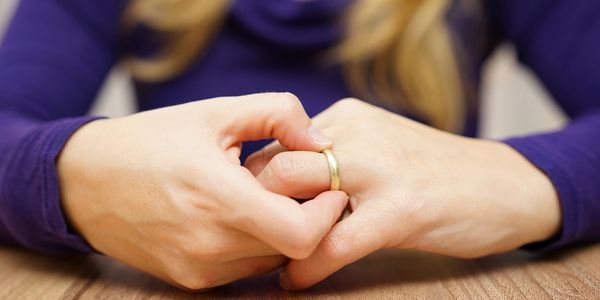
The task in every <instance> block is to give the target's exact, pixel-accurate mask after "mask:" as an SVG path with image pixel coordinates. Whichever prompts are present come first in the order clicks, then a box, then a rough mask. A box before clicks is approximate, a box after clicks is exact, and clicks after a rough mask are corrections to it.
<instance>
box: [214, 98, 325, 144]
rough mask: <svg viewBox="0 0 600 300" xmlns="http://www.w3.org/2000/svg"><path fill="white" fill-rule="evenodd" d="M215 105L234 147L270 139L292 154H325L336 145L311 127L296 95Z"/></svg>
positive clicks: (233, 101)
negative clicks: (302, 152)
mask: <svg viewBox="0 0 600 300" xmlns="http://www.w3.org/2000/svg"><path fill="white" fill-rule="evenodd" d="M212 104H213V105H215V109H216V110H217V111H219V112H220V114H219V115H220V116H221V117H222V119H221V121H222V124H223V130H224V131H223V132H222V133H223V135H224V136H226V137H228V138H229V139H228V140H227V143H230V144H231V145H234V144H236V143H239V142H244V141H252V140H261V139H270V138H275V139H277V140H278V141H279V143H280V144H282V145H283V146H285V147H286V148H288V149H290V150H306V151H322V150H323V149H327V148H330V147H331V145H332V142H331V141H330V140H329V138H327V137H325V136H324V135H323V134H322V133H321V132H320V131H318V130H317V129H316V128H315V127H313V126H311V121H310V118H309V117H308V115H307V114H306V112H305V111H304V108H303V107H302V104H301V103H300V100H298V98H297V97H296V96H294V95H293V94H290V93H262V94H251V95H246V96H240V97H231V98H225V99H220V100H219V101H214V102H213V103H212ZM226 146H227V147H228V146H230V145H226Z"/></svg>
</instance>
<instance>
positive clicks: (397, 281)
mask: <svg viewBox="0 0 600 300" xmlns="http://www.w3.org/2000/svg"><path fill="white" fill-rule="evenodd" d="M229 298H236V299H238V298H239V299H296V298H298V299H404V298H406V299H452V298H456V299H488V298H489V299H600V245H589V246H582V247H578V248H572V249H568V250H565V251H562V252H558V253H553V254H545V255H534V254H531V253H527V252H518V251H516V252H511V253H507V254H503V255H498V256H493V257H487V258H482V259H477V260H459V259H454V258H448V257H443V256H437V255H430V254H424V253H418V252H412V251H401V250H383V251H380V252H377V253H374V254H372V255H370V256H368V257H366V258H364V259H362V260H360V261H358V262H356V263H354V264H352V265H349V266H347V267H346V268H344V269H343V270H341V271H339V272H338V273H336V274H335V275H333V276H331V277H330V278H328V279H327V280H326V281H324V282H322V283H320V284H319V285H317V286H315V287H313V288H311V289H309V290H306V291H302V292H285V291H282V290H281V289H280V288H279V286H278V285H277V274H276V273H270V274H266V275H263V276H260V277H256V278H250V279H246V280H242V281H238V282H235V283H232V284H229V285H226V286H222V287H219V288H215V289H213V290H211V291H209V292H205V293H188V292H184V291H180V290H177V289H175V288H173V287H170V286H168V285H166V284H164V283H162V282H160V281H158V280H156V279H153V278H151V277H150V276H147V275H145V274H143V273H140V272H138V271H136V270H133V269H131V268H129V267H127V266H125V265H123V264H121V263H119V262H116V261H114V260H111V259H109V258H107V257H103V256H98V255H92V256H84V257H68V258H65V257H51V256H45V255H41V254H36V253H32V252H28V251H26V250H22V249H17V248H7V247H1V248H0V299H229Z"/></svg>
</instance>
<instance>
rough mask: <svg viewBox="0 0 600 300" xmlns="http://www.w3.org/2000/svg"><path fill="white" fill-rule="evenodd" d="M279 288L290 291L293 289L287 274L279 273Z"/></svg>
mask: <svg viewBox="0 0 600 300" xmlns="http://www.w3.org/2000/svg"><path fill="white" fill-rule="evenodd" d="M279 286H281V288H282V289H284V290H286V291H289V290H291V289H292V284H291V283H290V278H289V277H288V276H287V274H286V273H285V272H281V273H279Z"/></svg>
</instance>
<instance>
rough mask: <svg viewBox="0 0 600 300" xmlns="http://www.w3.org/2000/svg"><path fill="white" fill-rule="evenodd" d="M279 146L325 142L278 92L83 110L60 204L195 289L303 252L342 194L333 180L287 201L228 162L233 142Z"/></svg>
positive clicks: (139, 260)
mask: <svg viewBox="0 0 600 300" xmlns="http://www.w3.org/2000/svg"><path fill="white" fill-rule="evenodd" d="M271 137H272V138H276V139H277V140H278V141H279V142H280V143H281V144H282V145H285V146H286V147H287V148H289V149H294V150H304V151H317V152H318V151H321V150H323V149H324V148H327V147H330V146H331V142H330V141H329V140H327V139H326V138H325V137H324V136H323V135H322V134H320V133H319V132H318V130H315V128H314V127H311V121H310V119H309V118H308V116H307V115H306V113H305V112H304V110H303V108H302V106H301V104H300V102H299V101H298V99H297V98H296V97H295V96H293V95H291V94H287V93H268V94H255V95H249V96H242V97H230V98H219V99H211V100H205V101H198V102H191V103H188V104H184V105H178V106H172V107H167V108H162V109H157V110H153V111H148V112H143V113H139V114H135V115H131V116H128V117H124V118H117V119H109V120H101V121H95V122H91V123H89V124H87V125H85V126H83V127H82V128H81V129H80V130H78V131H77V132H76V133H75V134H74V135H73V136H72V137H71V138H70V139H69V141H68V143H67V144H66V146H65V148H64V149H63V151H62V153H61V155H60V157H59V159H58V162H57V164H58V171H59V177H60V186H61V193H62V206H63V209H64V211H65V213H66V215H67V217H68V219H69V221H70V223H71V224H72V226H73V227H74V229H75V230H76V231H78V232H79V233H81V234H82V235H83V237H84V238H85V239H86V240H87V241H88V242H89V243H90V244H91V245H92V247H93V248H94V249H96V250H97V251H99V252H101V253H104V254H106V255H108V256H111V257H113V258H116V259H118V260H120V261H123V262H125V263H127V264H129V265H131V266H133V267H135V268H137V269H139V270H142V271H145V272H147V273H149V274H152V275H154V276H156V277H158V278H161V279H163V280H165V281H167V282H169V283H171V284H173V285H176V286H178V287H181V288H185V289H191V290H200V289H205V288H210V287H214V286H218V285H222V284H225V283H228V282H231V281H234V280H236V279H239V278H243V277H248V276H252V275H256V274H260V273H264V272H267V271H270V270H273V269H275V268H278V267H280V266H281V265H282V264H283V263H285V262H286V261H287V258H293V259H298V260H301V259H305V258H307V257H308V256H309V255H310V254H311V253H312V252H313V250H314V249H315V248H316V247H317V245H318V244H319V242H320V241H321V240H322V238H323V237H324V236H325V234H327V232H329V230H330V229H331V227H332V225H333V224H334V223H335V221H336V220H337V219H338V218H339V216H340V214H341V213H342V211H343V209H344V207H345V206H346V204H347V195H346V194H345V193H344V192H325V193H315V199H314V200H310V201H306V202H304V203H302V204H299V203H298V202H297V201H295V200H293V199H291V198H289V197H285V196H281V195H279V194H276V193H273V192H270V191H268V190H266V189H265V188H264V187H263V186H262V185H261V184H260V183H259V182H258V181H257V179H256V178H255V177H254V176H252V174H251V173H250V172H249V171H248V170H247V169H246V168H244V167H242V166H240V161H239V154H240V144H241V142H244V141H248V140H257V139H263V138H271Z"/></svg>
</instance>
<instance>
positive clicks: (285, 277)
mask: <svg viewBox="0 0 600 300" xmlns="http://www.w3.org/2000/svg"><path fill="white" fill-rule="evenodd" d="M313 123H314V124H315V126H317V127H318V128H319V129H321V130H322V131H323V132H324V133H325V134H326V135H327V136H329V137H333V141H334V147H333V149H332V151H333V153H334V155H335V156H336V158H337V161H338V163H339V168H340V176H341V189H342V190H344V191H345V192H347V193H348V194H349V195H350V205H351V207H352V211H353V213H352V214H351V215H350V216H348V217H347V218H346V219H344V220H343V221H341V222H340V223H338V224H336V225H335V226H334V228H333V229H332V230H331V232H330V233H329V234H328V235H327V236H326V237H325V238H324V239H323V241H322V242H321V244H320V245H319V247H317V249H316V250H315V252H314V253H313V254H312V255H311V256H310V257H309V258H307V259H304V260H293V261H291V262H290V263H289V265H288V266H287V268H286V270H285V271H284V273H283V274H282V276H281V284H282V286H283V287H284V288H288V289H301V288H306V287H308V286H311V285H313V284H315V283H317V282H319V281H321V280H322V279H324V278H325V277H327V276H328V275H330V274H331V273H333V272H335V271H336V270H338V269H340V268H341V267H343V266H344V265H346V264H348V263H351V262H353V261H355V260H357V259H359V258H361V257H363V256H365V255H367V254H369V253H371V252H373V251H375V250H377V249H380V248H384V247H396V248H415V249H419V250H423V251H429V252H435V253H441V254H446V255H451V256H457V257H463V258H472V257H478V256H483V255H488V254H494V253H498V252H503V251H508V250H511V249H515V248H517V247H519V246H522V245H524V244H526V243H530V242H535V241H541V240H544V239H547V238H549V237H551V236H552V235H553V234H554V233H555V232H556V231H557V230H558V227H559V224H560V209H559V205H558V200H557V196H556V193H555V191H554V188H553V186H552V184H551V182H550V181H549V179H548V178H547V177H546V176H545V175H544V174H542V173H541V172H540V171H539V170H538V169H537V168H535V167H534V166H533V165H532V164H530V163H529V162H528V161H527V160H526V159H525V158H524V157H522V156H521V155H520V154H518V153H517V152H516V151H515V150H513V149H512V148H510V147H509V146H507V145H505V144H502V143H499V142H494V141H485V140H476V139H469V138H464V137H460V136H456V135H452V134H449V133H445V132H442V131H439V130H436V129H433V128H430V127H427V126H425V125H422V124H419V123H416V122H414V121H411V120H408V119H406V118H403V117H400V116H398V115H395V114H392V113H390V112H387V111H384V110H382V109H379V108H376V107H374V106H371V105H369V104H366V103H364V102H361V101H358V100H342V101H340V102H338V103H336V104H335V105H333V106H332V107H330V108H329V109H327V110H326V111H324V112H323V113H321V114H320V115H318V116H317V117H316V118H314V119H313ZM284 151H286V148H285V147H283V146H281V145H278V144H272V145H270V146H267V147H266V148H265V149H263V150H261V151H259V152H257V153H255V154H254V155H253V156H251V157H250V158H249V159H248V161H247V163H246V167H248V168H249V169H250V170H251V171H252V172H253V174H255V175H256V176H257V177H258V178H259V180H260V181H261V182H262V183H263V185H264V186H265V187H266V188H268V189H269V190H271V191H273V192H276V193H280V194H283V195H288V196H292V197H302V198H310V197H312V196H314V195H316V194H318V193H320V192H323V191H326V190H328V189H329V184H330V178H329V171H328V165H327V160H326V158H325V156H324V155H323V154H320V153H314V152H302V151H293V152H284Z"/></svg>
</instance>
